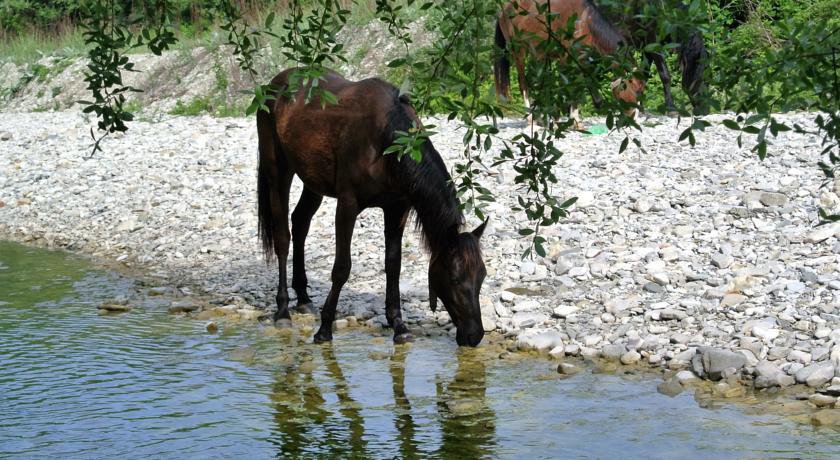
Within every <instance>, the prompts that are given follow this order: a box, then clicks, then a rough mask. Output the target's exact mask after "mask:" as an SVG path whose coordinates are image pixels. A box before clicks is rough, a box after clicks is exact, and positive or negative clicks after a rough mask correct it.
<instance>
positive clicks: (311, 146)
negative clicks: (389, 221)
mask: <svg viewBox="0 0 840 460" xmlns="http://www.w3.org/2000/svg"><path fill="white" fill-rule="evenodd" d="M293 71H294V69H290V70H286V71H284V72H281V73H280V74H279V75H278V76H277V77H275V78H274V79H273V80H272V84H274V85H276V86H277V87H279V88H286V87H287V85H288V82H289V78H290V74H291V72H293ZM319 86H320V87H321V88H323V89H324V90H326V91H329V92H330V93H332V94H333V95H334V96H335V97H336V99H337V103H335V104H326V105H322V104H321V101H320V100H318V99H317V98H316V99H313V100H312V101H310V102H309V103H306V101H305V97H304V95H303V91H304V90H303V89H300V90H299V91H298V92H297V94H295V97H293V98H288V97H279V98H277V100H276V101H275V104H274V107H273V113H274V117H275V126H276V130H277V134H278V137H279V140H280V145H281V149H282V150H283V153H284V156H285V160H286V161H287V165H288V166H289V167H290V168H291V169H292V171H293V172H294V173H296V174H297V175H298V177H300V179H301V180H302V181H303V183H304V184H305V185H306V186H307V187H308V188H310V189H311V190H313V191H314V192H316V193H319V194H321V195H327V196H337V195H339V194H341V193H342V190H349V189H353V190H362V191H364V190H368V189H369V190H368V191H369V193H375V192H376V191H377V188H378V187H382V186H383V184H382V182H383V181H385V180H386V178H385V171H384V162H383V161H381V160H382V154H381V150H382V148H383V146H382V144H383V139H384V138H385V132H386V130H387V128H388V126H387V125H388V113H389V112H390V110H391V108H392V107H393V106H394V103H395V101H396V98H397V97H398V91H397V90H396V88H394V87H393V86H392V85H390V84H388V83H386V82H384V81H382V80H379V79H366V80H362V81H358V82H354V81H350V80H347V79H345V78H344V77H342V76H341V75H339V74H337V73H335V72H332V71H328V72H327V73H326V74H325V75H324V80H322V81H320V82H319Z"/></svg>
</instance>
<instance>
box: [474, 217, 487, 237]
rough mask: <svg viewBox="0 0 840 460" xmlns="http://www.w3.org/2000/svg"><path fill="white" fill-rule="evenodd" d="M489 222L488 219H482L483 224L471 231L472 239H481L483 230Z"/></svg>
mask: <svg viewBox="0 0 840 460" xmlns="http://www.w3.org/2000/svg"><path fill="white" fill-rule="evenodd" d="M489 221H490V218H489V217H488V218H486V219H484V222H482V223H481V225H479V226H478V227H476V228H475V230H473V231H472V234H473V236H474V237H476V239H481V235H483V234H484V229H485V228H486V227H487V222H489Z"/></svg>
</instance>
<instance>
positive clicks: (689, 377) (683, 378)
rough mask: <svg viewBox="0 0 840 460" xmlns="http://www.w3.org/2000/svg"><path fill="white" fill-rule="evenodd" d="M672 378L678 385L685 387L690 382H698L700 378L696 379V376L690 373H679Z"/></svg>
mask: <svg viewBox="0 0 840 460" xmlns="http://www.w3.org/2000/svg"><path fill="white" fill-rule="evenodd" d="M674 378H675V379H676V380H677V382H679V383H680V385H687V384H689V383H691V382H696V381H698V380H700V378H699V377H697V375H696V374H694V372H691V371H679V372H677V374H676V375H675V376H674Z"/></svg>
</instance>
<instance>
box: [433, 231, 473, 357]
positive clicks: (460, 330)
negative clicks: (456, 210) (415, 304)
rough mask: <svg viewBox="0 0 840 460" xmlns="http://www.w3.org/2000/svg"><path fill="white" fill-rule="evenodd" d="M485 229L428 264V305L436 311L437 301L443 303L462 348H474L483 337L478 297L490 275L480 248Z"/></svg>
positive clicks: (465, 235) (467, 235) (467, 236)
mask: <svg viewBox="0 0 840 460" xmlns="http://www.w3.org/2000/svg"><path fill="white" fill-rule="evenodd" d="M486 225H487V221H484V223H483V224H481V225H480V226H479V227H478V228H476V229H475V230H473V231H472V232H464V233H461V234H459V235H458V237H457V239H456V240H455V241H454V242H453V244H452V245H451V247H450V248H449V249H447V250H446V251H445V253H444V254H436V255H433V256H432V261H431V263H430V264H429V304H430V306H431V307H432V311H435V309H436V308H437V299H440V300H441V301H443V306H444V307H446V311H448V312H449V316H450V317H451V318H452V323H453V324H455V327H456V328H457V333H456V335H455V341H456V342H458V345H460V346H464V345H469V346H471V347H474V346H476V345H478V344H479V342H481V339H482V338H483V337H484V326H483V325H482V324H481V307H480V304H479V301H478V295H479V291H480V290H481V283H483V282H484V277H485V276H486V275H487V270H486V269H485V268H484V261H483V260H482V258H481V248H480V246H479V239H480V238H481V234H482V233H484V227H485V226H486Z"/></svg>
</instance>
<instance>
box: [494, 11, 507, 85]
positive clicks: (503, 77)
mask: <svg viewBox="0 0 840 460" xmlns="http://www.w3.org/2000/svg"><path fill="white" fill-rule="evenodd" d="M495 42H496V47H497V48H498V49H497V50H496V52H497V53H498V54H497V57H496V60H495V62H493V78H494V80H495V83H496V96H497V97H499V98H503V99H510V59H508V50H507V40H505V35H504V34H503V33H502V26H501V24H499V21H498V20H496V39H495Z"/></svg>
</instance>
